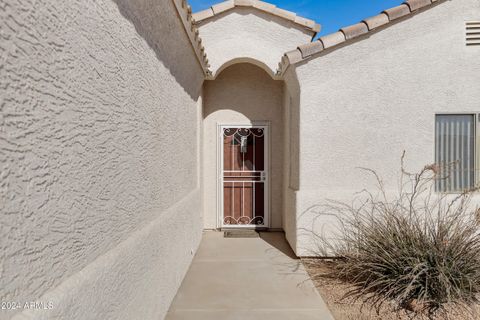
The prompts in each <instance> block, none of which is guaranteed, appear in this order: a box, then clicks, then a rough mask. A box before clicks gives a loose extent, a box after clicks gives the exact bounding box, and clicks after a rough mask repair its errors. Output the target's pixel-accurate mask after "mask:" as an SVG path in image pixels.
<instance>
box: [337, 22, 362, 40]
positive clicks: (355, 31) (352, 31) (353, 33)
mask: <svg viewBox="0 0 480 320" xmlns="http://www.w3.org/2000/svg"><path fill="white" fill-rule="evenodd" d="M340 31H341V32H343V34H344V35H345V39H346V40H350V39H353V38H356V37H359V36H361V35H363V34H365V33H367V32H368V31H369V30H368V26H367V24H366V23H365V22H360V23H357V24H354V25H352V26H348V27H344V28H342V29H340Z"/></svg>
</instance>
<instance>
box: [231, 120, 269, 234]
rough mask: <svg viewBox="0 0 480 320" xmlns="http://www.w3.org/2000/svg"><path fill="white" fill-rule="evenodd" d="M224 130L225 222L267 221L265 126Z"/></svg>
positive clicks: (250, 222)
mask: <svg viewBox="0 0 480 320" xmlns="http://www.w3.org/2000/svg"><path fill="white" fill-rule="evenodd" d="M222 133H223V177H222V178H223V225H226V226H233V225H256V226H261V225H265V182H266V170H265V169H266V167H265V159H266V157H265V152H266V143H265V128H263V127H254V128H224V129H223V132H222Z"/></svg>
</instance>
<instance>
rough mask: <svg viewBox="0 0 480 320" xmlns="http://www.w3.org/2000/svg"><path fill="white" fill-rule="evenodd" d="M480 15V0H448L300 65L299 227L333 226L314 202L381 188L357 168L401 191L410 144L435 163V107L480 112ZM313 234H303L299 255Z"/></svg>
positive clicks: (413, 153)
mask: <svg viewBox="0 0 480 320" xmlns="http://www.w3.org/2000/svg"><path fill="white" fill-rule="evenodd" d="M479 17H480V1H478V0H453V1H446V2H443V3H441V4H439V5H438V6H435V7H433V8H431V9H429V10H428V11H425V12H422V13H419V14H417V15H414V16H413V17H411V18H408V19H406V20H404V21H400V22H398V23H396V24H395V25H393V26H390V27H389V28H387V29H385V30H382V31H380V32H377V33H373V34H371V35H370V36H369V37H367V38H364V39H361V40H359V41H357V42H355V43H353V44H350V45H347V46H344V47H341V48H338V49H337V50H335V51H333V52H329V53H324V54H323V55H322V56H320V57H317V58H315V59H312V60H310V61H309V62H307V63H304V64H302V65H299V66H298V67H297V69H296V72H297V76H298V79H299V82H300V87H301V94H300V188H299V191H298V192H297V194H296V203H297V209H296V210H297V230H304V229H309V228H310V229H312V227H313V229H315V230H317V231H319V230H322V229H323V230H327V231H328V229H329V223H331V222H329V219H328V218H326V217H321V218H319V219H315V217H316V215H315V214H312V213H311V212H310V209H309V208H310V207H311V206H312V205H316V204H319V203H322V202H323V201H324V200H325V198H331V199H338V200H348V199H351V198H352V196H353V193H354V192H355V191H359V190H361V189H362V188H364V187H369V186H372V184H373V180H372V179H368V175H366V174H365V173H363V172H362V171H361V170H358V169H355V168H356V167H368V168H372V169H375V170H377V171H378V172H379V173H380V174H381V175H382V176H383V177H384V179H385V181H387V189H395V187H396V181H397V180H396V179H397V177H398V173H399V168H400V157H401V154H402V151H403V150H405V151H406V165H407V167H408V168H410V169H411V171H414V170H418V169H420V168H422V167H423V166H424V165H426V164H429V163H432V162H433V161H434V119H435V118H434V115H435V112H478V111H479V110H480V59H479V57H480V49H479V48H478V47H466V46H465V21H466V20H475V19H476V20H478V19H479ZM310 239H312V237H311V235H309V234H305V236H301V235H299V236H298V239H297V240H298V243H297V246H296V248H295V249H296V252H297V254H300V255H309V254H310V252H309V250H308V249H309V248H311V244H309V243H308V242H309V241H310Z"/></svg>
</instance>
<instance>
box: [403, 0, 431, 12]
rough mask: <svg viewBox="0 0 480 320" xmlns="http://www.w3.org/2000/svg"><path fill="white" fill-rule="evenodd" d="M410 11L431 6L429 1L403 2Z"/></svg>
mask: <svg viewBox="0 0 480 320" xmlns="http://www.w3.org/2000/svg"><path fill="white" fill-rule="evenodd" d="M405 4H407V5H408V6H409V7H410V10H411V11H415V10H418V9H421V8H423V7H426V6H428V5H431V4H432V1H431V0H407V1H405Z"/></svg>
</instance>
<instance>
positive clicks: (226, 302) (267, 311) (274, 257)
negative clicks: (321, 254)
mask: <svg viewBox="0 0 480 320" xmlns="http://www.w3.org/2000/svg"><path fill="white" fill-rule="evenodd" d="M166 319H167V320H180V319H181V320H217V319H221V320H260V319H262V320H269V319H275V320H287V319H288V320H299V319H302V320H314V319H315V320H333V317H332V316H331V314H330V312H329V311H328V309H327V307H326V305H325V303H324V302H323V300H322V298H321V297H320V295H319V294H318V292H317V291H316V289H315V287H314V286H313V283H312V282H311V281H310V280H309V279H308V276H307V274H306V272H305V269H304V268H303V265H302V263H301V262H300V260H298V259H295V256H294V254H293V252H292V250H291V249H290V247H289V245H288V244H287V242H286V241H285V238H284V234H283V233H279V232H274V233H261V237H260V238H242V239H233V238H224V237H223V233H222V232H205V233H204V236H203V240H202V243H201V245H200V248H199V250H198V252H197V254H196V256H195V258H194V260H193V263H192V265H191V267H190V270H189V271H188V274H187V276H186V277H185V279H184V281H183V283H182V286H181V287H180V290H179V291H178V293H177V296H176V297H175V300H174V301H173V303H172V305H171V307H170V310H169V312H168V314H167V317H166Z"/></svg>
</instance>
